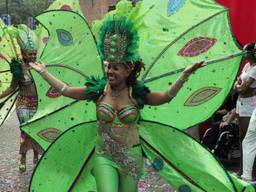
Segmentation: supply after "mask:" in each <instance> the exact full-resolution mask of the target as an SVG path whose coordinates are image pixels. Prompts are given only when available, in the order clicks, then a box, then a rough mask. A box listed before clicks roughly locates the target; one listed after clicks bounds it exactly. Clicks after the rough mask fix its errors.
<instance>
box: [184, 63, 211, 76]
mask: <svg viewBox="0 0 256 192" xmlns="http://www.w3.org/2000/svg"><path fill="white" fill-rule="evenodd" d="M204 66H206V63H205V62H204V61H201V62H199V63H194V64H192V65H189V66H188V67H186V68H185V70H184V71H183V74H184V75H187V76H189V75H190V74H191V73H193V72H195V71H196V70H197V69H199V68H201V67H204Z"/></svg>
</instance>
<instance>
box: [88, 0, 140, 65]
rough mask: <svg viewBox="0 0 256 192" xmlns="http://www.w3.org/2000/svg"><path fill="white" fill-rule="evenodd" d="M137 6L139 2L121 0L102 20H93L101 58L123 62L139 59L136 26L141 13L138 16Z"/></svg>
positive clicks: (138, 23) (138, 25)
mask: <svg viewBox="0 0 256 192" xmlns="http://www.w3.org/2000/svg"><path fill="white" fill-rule="evenodd" d="M139 8H140V3H137V4H136V6H133V5H132V2H131V1H128V0H122V1H120V2H119V3H118V4H117V5H116V9H115V10H113V11H111V12H109V13H107V15H106V16H105V17H104V18H103V20H101V21H94V23H93V26H92V30H93V33H94V34H95V36H96V39H97V43H98V47H99V51H100V54H101V57H102V59H103V60H106V61H109V62H115V63H123V64H124V63H127V62H129V63H133V62H136V61H138V60H139V59H140V57H139V52H138V50H139V35H138V28H139V27H140V25H141V24H142V23H141V21H142V19H141V17H143V15H142V16H138V15H139V14H138V12H139V10H140V9H139ZM140 15H141V14H140Z"/></svg>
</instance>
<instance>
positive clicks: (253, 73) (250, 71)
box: [240, 63, 256, 88]
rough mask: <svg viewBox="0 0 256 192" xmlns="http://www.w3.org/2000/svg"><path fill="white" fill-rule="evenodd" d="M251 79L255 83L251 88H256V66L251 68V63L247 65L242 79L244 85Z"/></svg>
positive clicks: (241, 76)
mask: <svg viewBox="0 0 256 192" xmlns="http://www.w3.org/2000/svg"><path fill="white" fill-rule="evenodd" d="M249 77H251V78H253V79H254V81H253V83H252V84H251V85H250V87H251V88H256V65H254V66H251V65H250V63H246V65H245V66H244V68H243V70H242V73H241V75H240V78H241V80H242V84H243V83H244V82H245V81H246V80H248V79H249Z"/></svg>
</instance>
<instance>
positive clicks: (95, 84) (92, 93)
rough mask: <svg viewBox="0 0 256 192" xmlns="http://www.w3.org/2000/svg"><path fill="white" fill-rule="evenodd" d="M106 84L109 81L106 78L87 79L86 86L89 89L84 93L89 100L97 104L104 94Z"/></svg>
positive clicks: (92, 77)
mask: <svg viewBox="0 0 256 192" xmlns="http://www.w3.org/2000/svg"><path fill="white" fill-rule="evenodd" d="M106 83H107V81H106V79H105V78H98V77H94V76H91V77H86V82H85V86H86V87H87V88H86V90H85V92H84V93H85V94H87V95H88V99H87V100H88V101H93V102H94V103H96V102H97V101H98V99H99V98H100V96H101V95H102V94H103V92H104V88H105V85H106Z"/></svg>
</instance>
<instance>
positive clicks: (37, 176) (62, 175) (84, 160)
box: [29, 121, 96, 192]
mask: <svg viewBox="0 0 256 192" xmlns="http://www.w3.org/2000/svg"><path fill="white" fill-rule="evenodd" d="M95 125H96V123H95V121H94V122H88V123H86V124H79V125H76V126H75V127H72V128H70V129H69V130H67V131H66V132H64V133H63V135H62V136H60V137H59V138H58V139H57V140H56V141H55V142H53V144H52V145H51V146H50V147H49V148H48V150H47V151H46V152H45V154H44V156H43V157H42V158H41V160H40V162H39V164H38V165H37V168H36V170H35V172H34V174H33V177H32V180H31V185H30V189H29V191H37V192H45V191H58V192H64V191H73V192H74V191H77V192H81V191H96V184H95V180H94V178H93V176H92V175H91V169H92V167H93V159H94V147H95V146H94V144H95V135H96V129H95ZM45 178H47V179H45ZM42 181H43V182H42Z"/></svg>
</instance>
